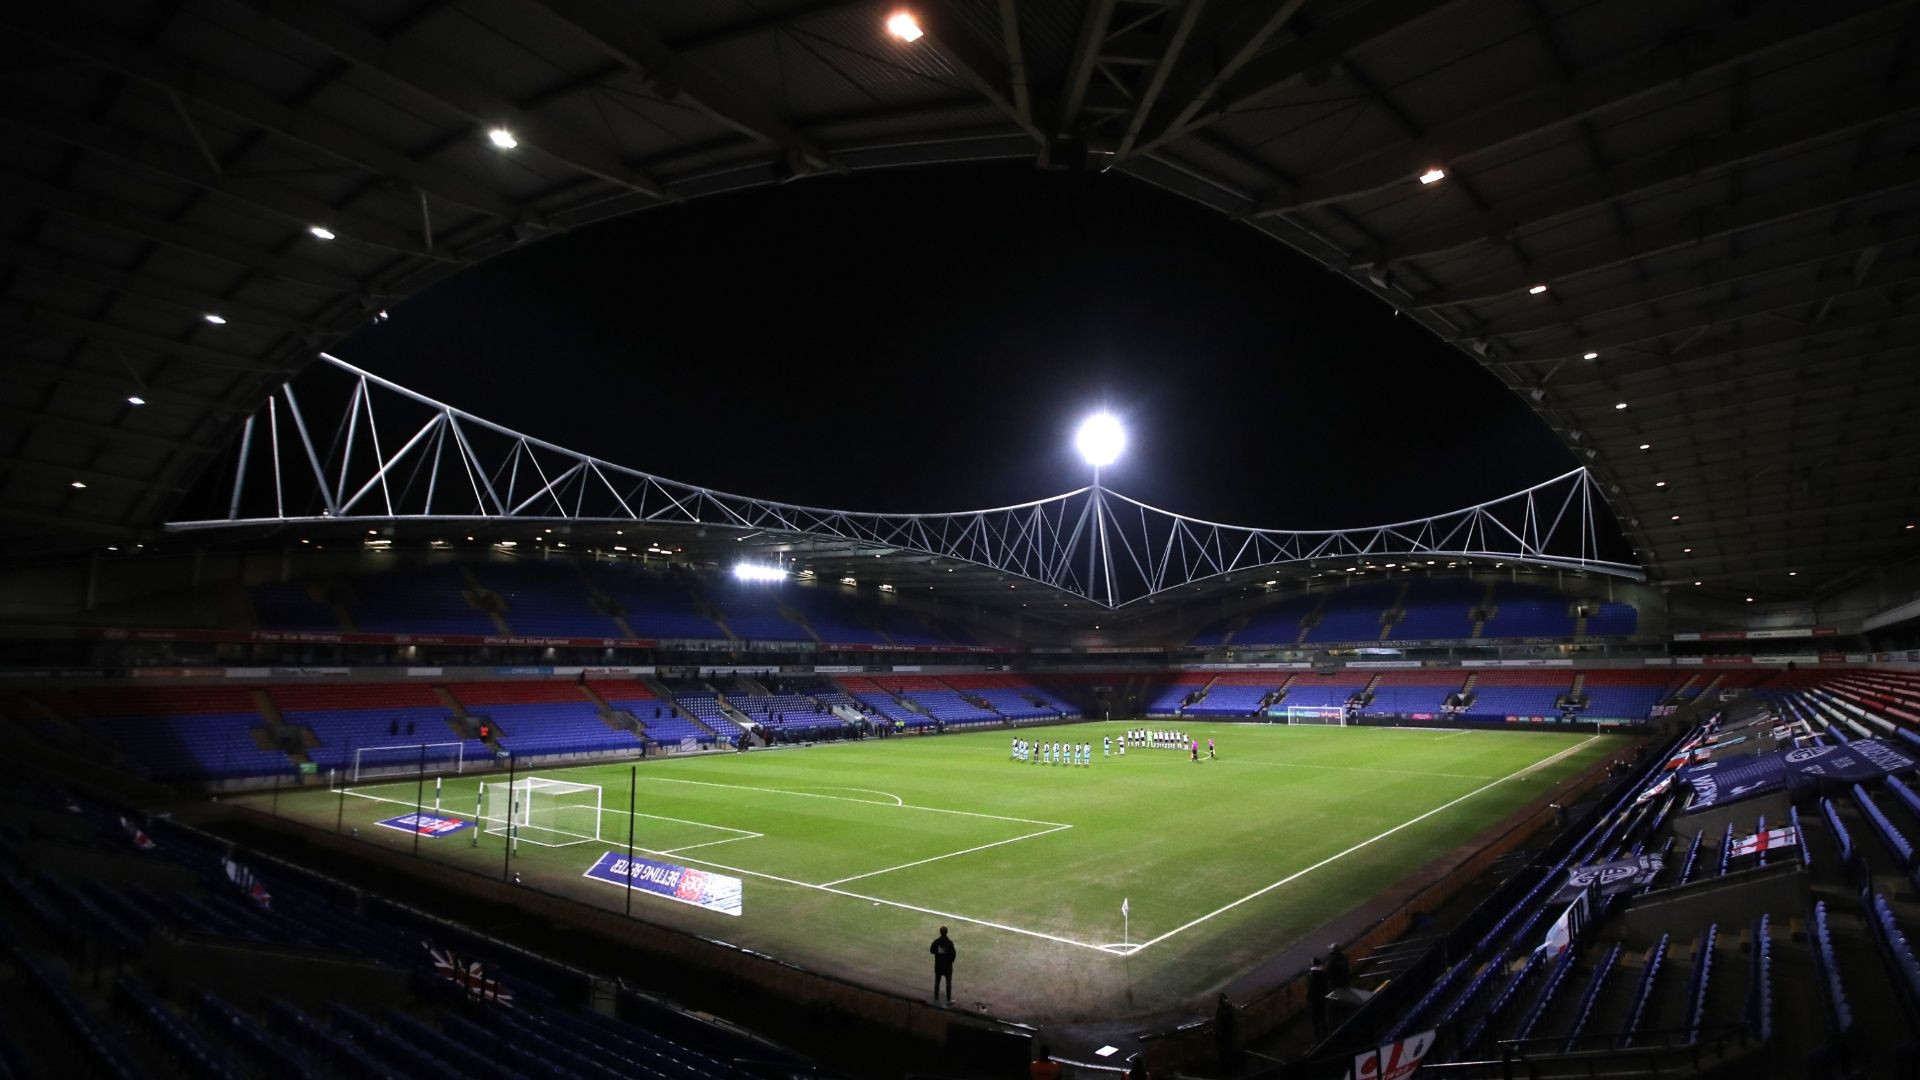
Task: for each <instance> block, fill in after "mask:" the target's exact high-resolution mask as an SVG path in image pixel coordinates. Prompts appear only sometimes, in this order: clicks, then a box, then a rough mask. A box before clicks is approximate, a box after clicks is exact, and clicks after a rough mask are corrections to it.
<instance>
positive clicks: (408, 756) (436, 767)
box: [346, 740, 467, 784]
mask: <svg viewBox="0 0 1920 1080" xmlns="http://www.w3.org/2000/svg"><path fill="white" fill-rule="evenodd" d="M466 767H467V744H466V743H464V742H460V741H458V740H454V741H449V742H411V743H393V744H391V745H388V746H362V747H358V748H356V749H355V750H354V752H353V760H352V762H351V763H350V764H349V765H348V766H347V770H346V773H347V781H348V782H349V783H354V784H358V783H360V782H362V781H364V780H378V779H384V778H388V777H394V776H414V775H416V774H418V773H421V772H436V773H444V772H452V773H456V774H459V773H464V772H466Z"/></svg>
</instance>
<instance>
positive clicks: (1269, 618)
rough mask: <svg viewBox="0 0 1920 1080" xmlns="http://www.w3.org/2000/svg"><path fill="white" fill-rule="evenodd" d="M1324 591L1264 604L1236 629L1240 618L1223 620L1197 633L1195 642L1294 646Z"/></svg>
mask: <svg viewBox="0 0 1920 1080" xmlns="http://www.w3.org/2000/svg"><path fill="white" fill-rule="evenodd" d="M1322 597H1323V594H1320V593H1309V594H1305V595H1301V596H1296V597H1292V598H1290V599H1287V600H1282V601H1280V602H1279V603H1277V604H1273V605H1271V606H1269V607H1263V608H1260V609H1258V610H1257V611H1254V612H1253V613H1252V614H1250V615H1246V616H1243V617H1242V618H1244V619H1245V622H1244V624H1243V625H1241V626H1240V627H1239V629H1237V630H1236V629H1233V625H1234V623H1236V622H1238V621H1239V619H1237V618H1229V619H1221V620H1219V621H1218V622H1215V623H1212V624H1209V625H1208V626H1206V627H1204V628H1202V629H1201V631H1200V632H1199V633H1197V634H1195V635H1194V636H1193V638H1192V640H1191V644H1194V645H1225V644H1233V645H1292V644H1294V643H1296V642H1298V641H1299V640H1300V620H1301V619H1303V618H1305V617H1306V616H1307V615H1308V613H1310V612H1312V611H1314V610H1315V609H1317V608H1318V607H1319V606H1320V601H1321V599H1322Z"/></svg>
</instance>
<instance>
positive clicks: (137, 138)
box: [0, 96, 458, 261]
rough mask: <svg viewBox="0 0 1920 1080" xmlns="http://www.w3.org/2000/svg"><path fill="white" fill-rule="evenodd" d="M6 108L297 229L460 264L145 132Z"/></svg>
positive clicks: (80, 143) (45, 106)
mask: <svg viewBox="0 0 1920 1080" xmlns="http://www.w3.org/2000/svg"><path fill="white" fill-rule="evenodd" d="M9 105H10V107H9V108H7V109H5V110H0V123H5V124H10V125H12V126H14V127H16V128H19V129H21V130H23V131H27V132H31V133H32V134H33V135H35V136H37V137H39V138H41V139H44V140H46V141H48V142H52V143H56V144H60V145H65V146H74V147H78V148H80V149H82V150H86V151H88V152H90V153H94V154H98V155H100V156H102V157H106V158H111V159H113V160H114V161H116V162H119V163H120V164H122V165H125V166H127V167H130V168H132V169H134V170H136V171H140V172H145V173H149V174H152V175H155V176H159V177H162V178H164V179H166V180H167V181H169V182H171V183H174V184H178V185H180V186H182V187H188V188H198V189H199V190H201V191H204V192H206V193H208V194H209V195H214V196H217V197H219V198H221V199H224V200H227V201H229V202H233V203H238V204H240V205H243V206H249V207H252V208H254V209H255V210H258V211H261V212H264V213H266V214H267V215H269V216H271V217H275V218H279V219H281V220H283V221H286V222H287V223H288V224H289V225H292V226H296V227H298V228H299V229H301V230H305V229H306V228H307V227H309V226H311V225H314V224H318V223H322V222H324V223H326V224H327V225H328V226H329V227H330V228H333V229H335V230H336V231H338V232H340V233H343V234H345V235H348V236H351V237H353V238H354V239H355V240H356V241H358V242H360V243H363V244H369V245H372V246H374V247H383V248H388V249H391V250H393V251H397V252H402V253H405V254H408V255H418V256H422V257H425V258H431V259H441V260H446V261H458V260H456V259H454V258H453V257H452V256H449V255H443V254H436V253H434V252H431V251H428V250H427V249H426V248H424V247H423V246H421V244H420V242H419V240H418V239H417V238H416V237H414V235H413V234H412V233H410V232H408V231H407V230H405V229H402V228H400V227H399V226H397V225H392V224H389V223H387V222H385V221H380V220H378V219H375V218H370V217H367V216H365V215H362V214H359V213H355V212H353V211H348V210H342V209H340V208H338V207H336V206H334V205H332V204H331V203H328V202H327V201H326V200H324V199H317V198H314V197H313V196H310V195H306V194H302V193H301V192H299V191H297V190H295V189H293V188H291V187H287V186H286V185H284V184H278V183H274V182H272V181H269V180H264V179H260V178H257V177H238V176H234V175H232V174H231V173H228V174H218V173H212V172H209V171H207V169H206V165H205V163H204V162H202V161H201V160H200V156H199V152H198V151H195V150H187V149H183V148H181V147H177V146H172V145H167V144H162V143H158V142H155V141H154V140H152V139H151V138H148V137H147V136H145V135H143V134H139V133H136V132H132V131H127V130H125V129H122V128H117V127H112V126H109V125H107V124H102V123H97V122H95V121H93V120H89V119H87V118H86V117H83V116H81V115H79V114H78V113H74V112H71V111H69V110H67V109H65V108H62V107H61V106H60V105H58V104H56V103H54V102H51V101H47V100H44V99H33V98H24V97H21V96H16V97H15V98H14V99H13V100H12V101H11V102H10V103H9Z"/></svg>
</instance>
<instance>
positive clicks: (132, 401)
mask: <svg viewBox="0 0 1920 1080" xmlns="http://www.w3.org/2000/svg"><path fill="white" fill-rule="evenodd" d="M146 403H147V399H146V398H143V397H141V396H140V395H139V394H133V395H130V396H129V397H128V398H127V404H129V405H145V404H146Z"/></svg>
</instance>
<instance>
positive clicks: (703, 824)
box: [335, 788, 885, 840]
mask: <svg viewBox="0 0 1920 1080" xmlns="http://www.w3.org/2000/svg"><path fill="white" fill-rule="evenodd" d="M335 790H338V791H342V792H343V794H347V795H351V796H353V797H354V798H356V799H371V800H373V801H374V802H388V803H395V804H398V805H400V806H412V805H413V801H412V800H411V799H389V798H387V797H386V796H385V795H369V794H367V793H366V792H364V791H354V790H352V789H351V788H347V789H338V788H336V789H335ZM854 801H855V802H861V801H864V800H860V799H856V800H854ZM875 805H885V804H884V803H880V804H875ZM600 813H601V814H602V815H606V814H613V815H614V816H616V817H618V816H620V815H623V814H625V813H626V811H625V810H620V809H617V808H615V807H611V806H609V807H603V808H601V810H600ZM633 816H634V817H643V818H652V819H653V820H655V821H671V822H673V823H674V824H676V825H697V826H699V827H700V828H703V829H718V830H720V831H721V832H730V833H740V834H741V835H739V836H736V837H734V838H733V839H735V840H751V839H753V838H754V837H756V836H765V835H766V834H765V833H757V832H754V831H753V830H752V829H736V828H734V827H733V826H731V825H715V824H714V823H713V822H711V821H690V820H688V819H687V818H677V817H667V816H666V815H665V814H646V813H641V812H640V811H638V810H636V811H634V814H633Z"/></svg>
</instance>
